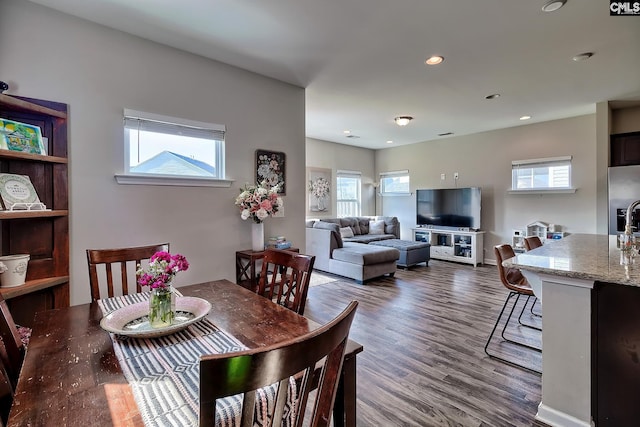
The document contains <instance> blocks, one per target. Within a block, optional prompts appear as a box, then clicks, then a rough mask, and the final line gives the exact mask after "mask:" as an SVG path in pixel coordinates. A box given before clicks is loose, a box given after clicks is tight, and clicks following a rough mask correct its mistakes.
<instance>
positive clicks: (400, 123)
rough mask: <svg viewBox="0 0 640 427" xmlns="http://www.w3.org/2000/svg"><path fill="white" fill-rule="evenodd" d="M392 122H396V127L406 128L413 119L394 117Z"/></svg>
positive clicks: (409, 117)
mask: <svg viewBox="0 0 640 427" xmlns="http://www.w3.org/2000/svg"><path fill="white" fill-rule="evenodd" d="M393 120H395V122H396V124H397V125H398V126H406V125H408V124H409V122H410V121H411V120H413V117H411V116H399V117H396V118H395V119H393Z"/></svg>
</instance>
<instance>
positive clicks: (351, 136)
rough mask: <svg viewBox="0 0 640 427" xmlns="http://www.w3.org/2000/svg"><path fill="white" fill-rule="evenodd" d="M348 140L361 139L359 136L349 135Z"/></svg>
mask: <svg viewBox="0 0 640 427" xmlns="http://www.w3.org/2000/svg"><path fill="white" fill-rule="evenodd" d="M347 138H353V139H358V138H360V137H359V136H358V135H347Z"/></svg>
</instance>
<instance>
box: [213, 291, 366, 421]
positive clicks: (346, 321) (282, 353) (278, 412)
mask: <svg viewBox="0 0 640 427" xmlns="http://www.w3.org/2000/svg"><path fill="white" fill-rule="evenodd" d="M357 306H358V303H357V302H356V301H352V302H351V303H350V304H349V305H348V306H347V308H346V309H345V310H344V311H343V312H342V313H341V314H340V315H339V316H338V317H336V318H335V319H334V320H332V321H331V322H329V323H327V324H326V325H324V326H322V327H320V328H318V329H316V330H314V331H311V332H309V333H308V334H306V335H303V336H301V337H298V338H294V339H292V340H289V341H285V342H282V343H279V344H275V345H272V346H269V347H266V348H259V349H253V350H247V351H241V352H237V353H227V354H212V355H206V356H202V357H201V358H200V426H201V427H204V426H213V425H214V424H215V407H216V400H217V399H221V398H223V397H227V396H233V395H236V394H239V393H244V400H243V408H242V419H241V421H240V425H241V426H242V427H249V426H253V423H254V419H253V418H254V407H255V403H256V390H258V389H261V388H264V387H267V386H269V385H271V384H277V391H276V397H275V402H274V404H273V406H272V408H271V410H270V411H269V412H270V415H271V416H270V423H269V424H268V425H275V426H280V425H281V421H282V417H283V413H284V410H285V407H286V405H287V401H288V399H287V390H288V386H289V379H290V377H292V376H295V377H296V379H297V380H298V381H297V383H298V384H299V386H298V393H297V405H295V406H293V408H295V410H296V414H295V417H296V423H295V424H294V425H295V426H302V425H303V422H304V418H305V415H306V416H308V417H311V422H310V423H308V422H305V423H304V425H310V426H317V427H322V426H329V422H330V420H331V411H332V408H333V404H334V401H335V397H336V392H337V389H338V380H339V379H340V376H341V370H342V360H343V356H344V351H345V348H346V345H347V339H348V337H349V329H350V328H351V323H352V322H353V318H354V317H355V314H356V308H357ZM325 356H326V358H325ZM316 365H322V367H321V369H318V370H317V371H316ZM316 384H317V392H316V393H315V399H312V400H315V402H314V405H313V408H314V409H313V411H307V412H306V411H305V409H306V406H307V403H308V402H309V393H310V391H311V390H312V389H316V387H315V386H316ZM307 421H308V420H307Z"/></svg>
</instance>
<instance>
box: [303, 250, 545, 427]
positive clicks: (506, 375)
mask: <svg viewBox="0 0 640 427" xmlns="http://www.w3.org/2000/svg"><path fill="white" fill-rule="evenodd" d="M507 294H508V292H507V290H506V289H505V288H504V287H503V286H502V284H501V283H500V279H499V277H498V274H497V269H496V267H495V266H489V265H485V266H480V267H477V268H473V267H472V266H469V265H463V264H457V263H448V262H445V261H435V260H431V261H430V263H429V267H425V266H423V265H422V266H418V267H414V268H412V269H410V270H408V271H404V270H398V271H397V273H396V275H395V277H394V278H383V279H379V280H375V281H372V282H368V283H366V284H365V285H358V284H356V283H355V282H353V281H350V280H340V281H337V282H333V283H328V284H324V285H320V286H314V287H312V288H311V289H310V290H309V301H308V302H307V307H306V310H305V315H306V316H307V317H309V318H311V319H314V320H316V321H318V322H321V323H324V322H326V321H328V320H330V319H331V318H332V317H333V316H335V315H337V314H338V313H339V312H340V311H341V310H342V309H344V307H345V306H346V305H347V304H348V302H349V301H351V300H357V301H359V302H360V305H359V307H358V312H357V315H356V318H355V321H354V323H353V326H352V329H351V334H350V337H351V338H352V339H354V340H356V341H358V342H360V343H361V344H363V346H364V352H363V353H361V354H360V355H358V362H357V363H358V371H357V375H358V426H363V427H364V426H376V427H378V426H492V427H493V426H496V427H497V426H541V425H543V424H540V423H537V422H535V421H534V417H535V414H536V410H537V406H538V403H539V402H540V396H541V377H540V375H538V374H534V373H531V372H529V371H526V370H523V369H520V368H517V367H513V366H510V365H508V364H505V363H502V362H499V361H496V360H494V359H491V358H489V357H488V356H487V355H486V354H485V353H484V350H483V348H484V345H485V342H486V340H487V337H488V336H489V333H490V332H491V329H492V327H493V324H494V322H495V319H496V318H497V316H498V314H499V312H500V309H501V307H502V304H503V303H504V300H505V298H506V296H507ZM536 309H537V310H539V307H536ZM527 313H528V312H527ZM525 317H526V319H525ZM523 320H527V321H530V322H535V321H538V322H539V319H536V318H534V317H533V316H531V315H530V314H529V315H526V316H524V317H523ZM507 332H508V333H509V334H510V335H511V336H516V335H517V334H518V333H520V332H522V333H523V334H526V338H527V339H529V340H530V342H532V343H536V345H538V346H539V345H540V339H539V337H540V335H539V334H540V332H537V331H531V330H530V329H528V328H522V327H513V328H508V329H507ZM507 336H509V335H507ZM490 349H493V350H494V351H495V352H501V354H503V355H507V356H509V357H516V358H519V359H520V360H524V361H525V363H526V364H528V366H531V367H533V368H536V369H541V356H540V355H539V354H537V353H535V352H532V351H530V350H526V351H521V350H519V348H518V347H516V346H513V345H511V344H504V343H501V339H500V338H498V337H496V338H494V340H492V345H491V347H490Z"/></svg>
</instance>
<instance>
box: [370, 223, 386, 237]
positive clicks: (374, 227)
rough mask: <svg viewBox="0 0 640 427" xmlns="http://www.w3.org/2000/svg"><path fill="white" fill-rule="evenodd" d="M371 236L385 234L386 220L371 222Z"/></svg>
mask: <svg viewBox="0 0 640 427" xmlns="http://www.w3.org/2000/svg"><path fill="white" fill-rule="evenodd" d="M369 234H384V220H380V221H371V222H370V223H369Z"/></svg>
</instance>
